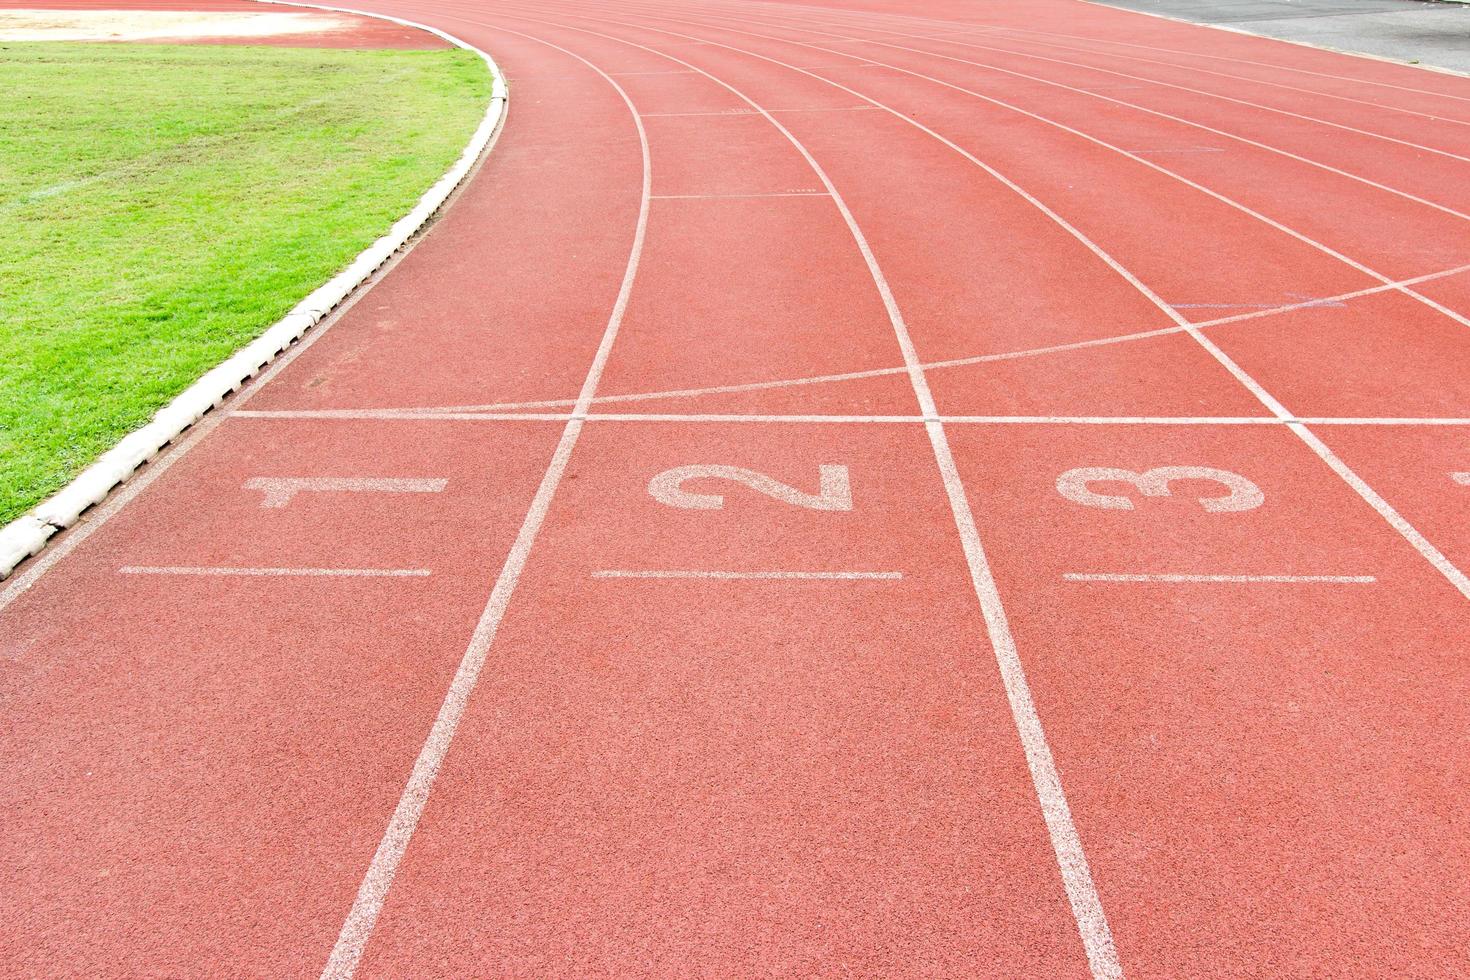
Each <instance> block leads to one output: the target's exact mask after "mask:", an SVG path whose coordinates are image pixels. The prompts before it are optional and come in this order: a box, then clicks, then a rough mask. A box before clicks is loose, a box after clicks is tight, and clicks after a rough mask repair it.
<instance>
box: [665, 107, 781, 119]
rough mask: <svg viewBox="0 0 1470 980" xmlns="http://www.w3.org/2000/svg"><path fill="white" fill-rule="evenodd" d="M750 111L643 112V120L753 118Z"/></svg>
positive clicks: (753, 113)
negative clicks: (685, 117) (707, 117)
mask: <svg viewBox="0 0 1470 980" xmlns="http://www.w3.org/2000/svg"><path fill="white" fill-rule="evenodd" d="M754 115H756V113H755V112H752V111H751V110H750V109H717V110H712V111H709V112H645V113H644V114H643V118H644V119H675V118H678V117H681V116H754Z"/></svg>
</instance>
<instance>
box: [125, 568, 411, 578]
mask: <svg viewBox="0 0 1470 980" xmlns="http://www.w3.org/2000/svg"><path fill="white" fill-rule="evenodd" d="M117 571H118V574H119V575H281V576H288V577H303V578H423V577H424V576H426V575H429V574H430V572H429V569H427V568H231V567H228V566H224V565H124V566H123V567H122V568H119V569H118V570H117Z"/></svg>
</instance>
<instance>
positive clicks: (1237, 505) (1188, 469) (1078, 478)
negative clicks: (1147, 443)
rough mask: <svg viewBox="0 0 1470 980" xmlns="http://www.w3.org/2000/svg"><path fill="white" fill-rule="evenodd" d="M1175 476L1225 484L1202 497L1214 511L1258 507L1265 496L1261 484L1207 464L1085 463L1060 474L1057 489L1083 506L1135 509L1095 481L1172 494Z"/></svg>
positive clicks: (1129, 500)
mask: <svg viewBox="0 0 1470 980" xmlns="http://www.w3.org/2000/svg"><path fill="white" fill-rule="evenodd" d="M1175 480H1209V481H1211V482H1213V483H1218V484H1221V485H1222V486H1224V487H1225V488H1226V489H1227V490H1228V491H1229V493H1226V494H1225V495H1223V496H1214V497H1199V498H1196V499H1198V500H1199V505H1200V506H1201V507H1203V508H1204V509H1205V510H1207V511H1210V512H1211V513H1222V512H1228V511H1238V510H1255V509H1256V508H1257V507H1259V506H1261V504H1262V503H1264V502H1265V500H1266V495H1265V494H1264V493H1262V492H1261V488H1260V487H1258V486H1256V485H1255V484H1254V483H1252V482H1251V481H1250V480H1247V479H1246V478H1245V477H1243V476H1241V475H1240V474H1239V473H1232V472H1230V471H1229V470H1217V469H1212V468H1211V467H1208V466H1159V467H1155V468H1154V469H1151V470H1144V471H1143V472H1142V473H1136V472H1134V471H1133V470H1122V469H1114V468H1112V467H1108V466H1082V467H1079V468H1077V469H1075V470H1068V471H1067V472H1065V473H1063V474H1062V475H1061V476H1059V477H1057V493H1059V494H1061V495H1062V496H1063V497H1066V498H1067V499H1068V500H1070V501H1073V502H1074V503H1079V504H1082V505H1083V506H1084V507H1098V508H1101V509H1103V510H1132V509H1133V499H1132V498H1131V497H1127V496H1123V495H1114V494H1106V493H1097V492H1095V491H1093V489H1092V488H1091V486H1090V484H1093V483H1127V484H1130V485H1132V486H1134V487H1137V488H1138V491H1139V492H1140V493H1142V494H1143V495H1144V496H1145V497H1168V496H1172V493H1171V491H1170V490H1169V484H1170V483H1172V482H1174V481H1175Z"/></svg>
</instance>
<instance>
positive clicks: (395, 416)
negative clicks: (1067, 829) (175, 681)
mask: <svg viewBox="0 0 1470 980" xmlns="http://www.w3.org/2000/svg"><path fill="white" fill-rule="evenodd" d="M229 417H230V418H242V419H306V420H311V419H319V420H331V419H338V420H359V419H368V420H376V419H381V420H398V421H439V422H480V421H502V422H567V421H571V420H573V419H575V420H577V421H585V422H806V423H818V424H826V423H841V424H848V423H860V422H868V423H887V424H896V423H897V424H903V423H907V424H915V423H927V422H942V423H944V424H945V425H950V424H954V425H1291V424H1294V423H1295V424H1302V425H1470V417H1467V418H1354V417H1342V418H1292V417H1284V418H1283V417H1278V416H1274V415H1245V416H1229V415H1201V416H1174V415H1139V416H1129V415H931V416H924V415H736V414H733V413H732V414H728V415H726V414H721V413H709V414H702V415H698V414H680V413H676V412H667V413H663V412H641V413H640V412H595V413H588V414H586V415H579V414H576V413H570V412H444V411H439V410H437V409H423V408H325V409H282V410H274V411H264V410H252V409H242V410H240V411H237V412H231V413H230V416H229Z"/></svg>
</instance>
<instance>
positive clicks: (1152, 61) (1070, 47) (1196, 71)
mask: <svg viewBox="0 0 1470 980" xmlns="http://www.w3.org/2000/svg"><path fill="white" fill-rule="evenodd" d="M885 33H888V32H885ZM1004 40H1008V41H1016V42H1018V43H1021V44H1041V45H1045V46H1046V47H1050V48H1061V49H1062V50H1064V51H1076V52H1078V53H1080V54H1090V55H1093V56H1095V57H1099V58H1118V59H1120V60H1122V61H1136V62H1139V63H1141V64H1146V65H1161V66H1163V67H1165V68H1172V69H1175V70H1176V71H1182V72H1186V73H1188V74H1191V75H1214V76H1215V77H1217V78H1228V79H1230V80H1231V81H1235V82H1247V83H1249V84H1252V85H1266V86H1269V87H1271V88H1279V89H1284V90H1286V91H1288V92H1297V93H1299V94H1304V95H1311V96H1316V97H1317V98H1323V99H1334V100H1337V101H1341V102H1351V103H1353V104H1354V105H1364V106H1370V107H1371V108H1374V109H1382V110H1384V111H1385V112H1398V113H1402V114H1404V115H1408V116H1419V117H1420V118H1423V119H1432V120H1434V121H1435V122H1441V123H1450V124H1452V125H1456V126H1470V120H1465V119H1453V118H1450V117H1449V116H1443V115H1436V114H1434V113H1429V112H1419V111H1417V110H1415V109H1406V108H1404V107H1403V106H1394V105H1385V104H1384V103H1382V102H1369V101H1368V100H1366V99H1355V98H1353V97H1352V96H1351V95H1337V94H1335V93H1332V92H1322V91H1319V90H1317V89H1310V88H1302V87H1301V86H1299V85H1287V84H1285V83H1284V82H1271V81H1267V80H1266V79H1264V78H1251V77H1249V76H1246V75H1231V74H1230V73H1228V72H1223V71H1211V70H1210V69H1208V68H1200V67H1199V66H1198V65H1181V64H1177V63H1175V62H1172V61H1159V60H1158V59H1157V58H1143V57H1140V56H1138V55H1136V54H1125V53H1122V52H1117V51H1097V50H1094V49H1092V48H1079V47H1077V46H1076V45H1075V44H1063V43H1061V42H1060V41H1043V40H1040V39H1039V38H1020V37H1016V38H1004Z"/></svg>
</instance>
